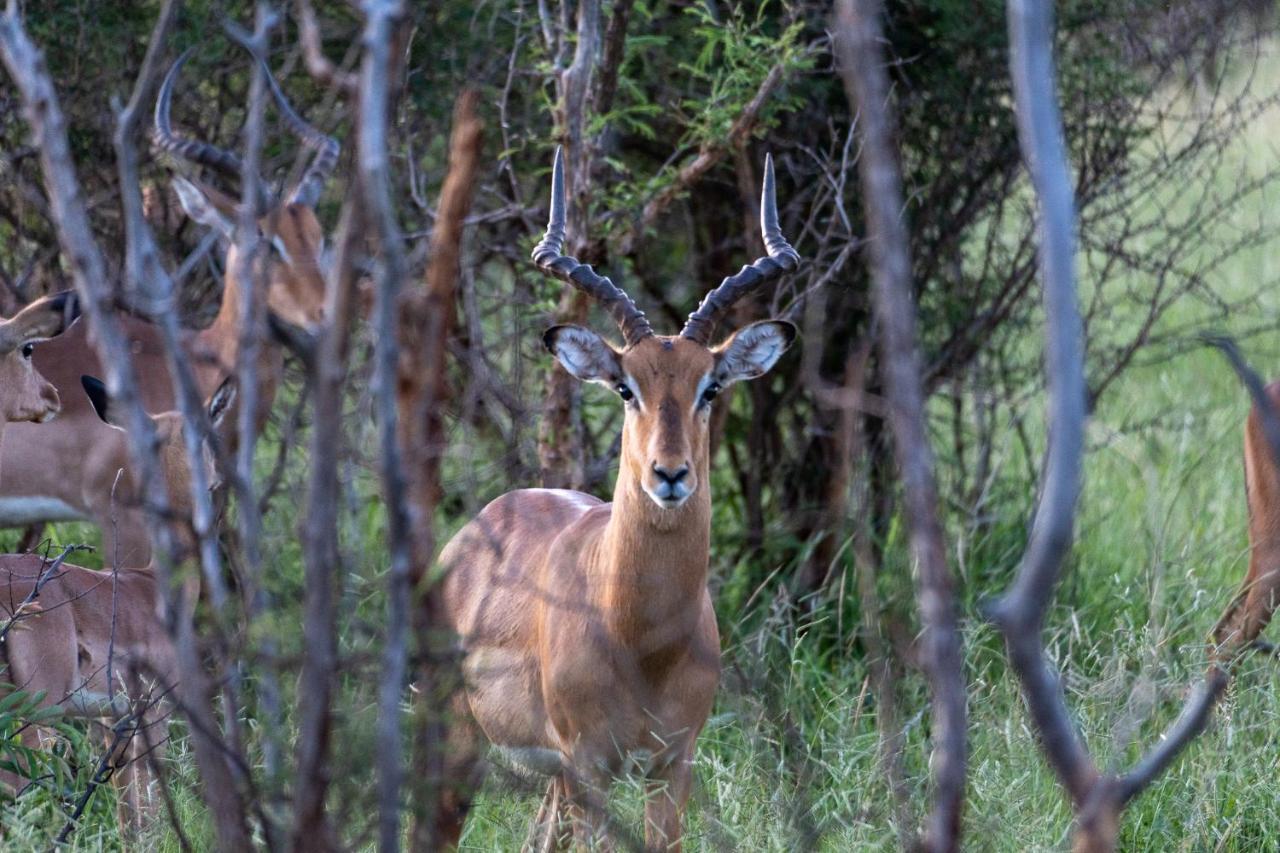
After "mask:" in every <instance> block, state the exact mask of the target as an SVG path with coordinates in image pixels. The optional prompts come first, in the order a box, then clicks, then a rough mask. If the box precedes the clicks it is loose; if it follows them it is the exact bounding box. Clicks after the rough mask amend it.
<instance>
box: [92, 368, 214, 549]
mask: <svg viewBox="0 0 1280 853" xmlns="http://www.w3.org/2000/svg"><path fill="white" fill-rule="evenodd" d="M80 384H81V385H82V386H83V387H84V392H85V394H87V395H88V396H89V401H90V402H91V403H92V404H93V409H94V411H96V412H97V413H98V417H100V418H101V419H102V420H103V422H105V423H106V424H108V425H109V426H112V427H114V428H115V429H117V430H119V431H120V432H122V433H123V432H124V431H125V430H126V429H127V424H126V420H125V418H124V413H123V412H122V411H121V407H120V406H119V404H118V403H116V402H115V401H114V400H113V399H112V398H111V395H110V394H109V393H108V392H107V387H106V385H105V384H104V383H103V382H102V380H100V379H97V378H96V377H93V376H81V377H80ZM235 401H236V383H235V377H234V376H229V377H227V379H226V380H224V381H223V383H222V384H221V385H219V386H218V388H217V390H216V391H214V392H213V394H212V395H211V396H210V397H209V399H208V400H207V401H206V402H205V413H206V414H207V415H208V417H209V423H210V424H211V425H212V426H213V431H214V433H215V434H221V433H222V430H223V428H224V427H225V426H226V425H228V424H230V423H231V422H232V420H231V413H232V412H233V411H234V408H235ZM151 423H152V426H153V427H154V428H155V436H156V457H157V459H159V461H160V473H161V475H162V476H163V477H164V479H165V491H166V493H167V494H168V497H169V506H170V508H171V509H172V510H173V512H174V515H175V517H176V518H179V519H184V520H185V519H188V518H190V517H191V466H190V464H189V461H188V457H187V447H186V442H185V439H184V436H183V432H182V430H183V426H184V424H185V421H184V419H183V417H182V413H181V412H178V411H169V412H162V413H160V414H158V415H152V416H151ZM200 464H201V465H202V466H203V468H204V474H205V482H207V483H208V484H209V489H210V491H213V490H214V489H217V488H218V487H219V486H220V485H221V484H220V482H219V476H218V470H217V465H216V464H215V456H214V452H213V448H212V447H210V446H209V444H208V442H205V445H204V447H203V448H202V449H201V454H200ZM189 544H190V541H188V545H189Z"/></svg>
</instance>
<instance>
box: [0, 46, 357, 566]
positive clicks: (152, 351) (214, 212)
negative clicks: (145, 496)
mask: <svg viewBox="0 0 1280 853" xmlns="http://www.w3.org/2000/svg"><path fill="white" fill-rule="evenodd" d="M185 59H186V55H184V56H183V57H181V58H180V59H178V61H177V62H175V63H174V66H173V68H172V69H171V70H170V71H169V73H168V76H167V77H166V78H165V80H164V83H163V85H162V86H161V89H160V94H159V96H158V97H157V99H156V108H155V122H154V127H153V129H152V140H153V144H154V146H155V148H156V149H158V150H160V151H163V152H167V153H168V154H169V155H171V156H173V157H176V158H180V159H182V160H186V161H189V162H191V163H193V164H196V165H199V166H206V167H209V168H210V169H213V170H215V171H217V172H220V173H222V174H224V175H227V176H229V177H231V178H233V179H239V177H240V160H239V158H238V157H236V155H235V154H233V153H231V152H229V151H224V150H222V149H219V148H217V147H215V146H213V145H210V144H208V143H206V142H201V141H198V140H194V139H185V138H182V137H180V136H178V135H176V134H175V133H174V132H173V130H172V128H171V126H170V120H169V103H170V100H171V98H172V95H173V87H174V83H175V81H176V79H177V76H178V72H179V71H180V69H181V67H182V64H183V62H184V61H185ZM268 80H269V83H270V87H271V91H272V93H273V95H274V96H275V99H276V102H277V103H278V105H279V107H280V111H281V113H282V114H283V116H284V117H285V120H286V122H287V123H288V124H289V126H290V127H291V128H292V129H293V131H294V132H295V133H296V134H297V135H298V136H299V137H300V138H301V140H302V143H303V145H304V146H306V147H307V148H309V149H311V150H313V151H314V152H315V156H314V159H313V161H312V163H311V165H310V166H309V168H308V169H307V170H306V172H305V174H304V175H303V177H302V179H301V180H300V181H299V183H298V185H297V187H296V188H295V189H294V190H293V191H292V192H291V193H290V194H289V195H288V196H287V197H286V199H285V200H284V201H283V202H280V203H274V202H272V201H271V200H270V199H268V200H267V203H266V206H265V207H264V209H263V210H262V215H261V217H260V218H259V223H260V228H261V229H262V231H263V233H264V234H267V235H270V236H271V240H270V246H271V257H270V260H269V262H268V267H267V270H266V272H265V276H264V279H263V280H264V282H265V286H266V300H267V307H268V310H269V311H270V312H271V313H272V314H273V315H274V316H275V317H277V318H279V319H281V320H284V321H285V322H287V323H289V324H291V325H294V326H303V327H306V326H309V325H311V324H313V323H314V322H315V321H316V320H317V319H318V318H319V315H320V313H321V310H322V305H323V301H324V281H323V276H322V267H323V250H324V233H323V231H322V230H321V228H320V223H319V221H318V220H317V219H316V214H315V210H314V205H315V203H316V201H317V200H318V199H319V197H320V194H321V192H322V190H323V188H324V184H325V182H326V180H327V179H328V176H329V175H330V173H331V172H332V171H333V167H334V165H335V163H336V162H337V158H338V143H337V142H336V141H334V140H333V139H331V138H329V137H327V136H324V135H323V134H321V133H319V132H318V131H317V130H315V129H314V128H312V127H311V126H310V125H308V124H307V123H306V122H305V121H303V120H302V119H301V118H300V117H299V116H298V115H297V113H296V112H295V111H294V110H293V108H292V107H291V106H290V105H289V103H288V101H287V99H286V98H285V96H284V94H283V93H282V92H281V91H280V89H279V86H278V85H277V84H276V82H275V80H274V78H272V77H271V76H270V75H269V74H268ZM174 187H175V189H176V190H177V194H178V198H179V201H180V202H181V204H182V207H183V209H184V210H185V211H186V212H187V214H188V215H189V216H190V217H191V218H192V219H194V220H195V221H196V222H198V223H200V224H202V225H204V226H207V227H211V228H214V229H216V230H217V231H219V232H220V233H221V234H222V235H223V236H224V237H226V238H228V239H230V237H231V234H232V232H233V230H234V223H235V221H236V216H237V213H236V202H235V201H234V200H232V199H231V198H230V197H229V196H226V195H224V194H222V193H220V192H218V191H217V190H215V189H213V188H212V187H209V186H206V185H204V184H201V183H198V182H196V181H190V180H187V179H186V178H183V177H176V178H175V179H174ZM224 268H225V270H226V274H225V279H224V281H225V284H224V290H223V297H222V305H221V309H220V311H219V312H218V316H217V318H216V319H215V320H214V321H213V323H212V325H210V326H209V327H208V328H207V329H204V330H203V331H200V332H196V333H193V334H191V335H190V336H189V337H188V338H187V339H186V341H185V342H184V348H185V354H186V356H187V358H188V360H189V361H190V363H191V364H192V366H193V368H194V369H195V372H196V378H197V382H198V384H199V387H200V391H201V393H202V394H204V395H206V396H207V395H209V394H210V393H212V392H213V390H214V389H215V388H217V387H218V386H219V384H220V383H221V382H222V381H223V380H224V379H225V378H226V377H227V375H228V374H229V373H230V372H231V371H233V370H234V369H235V367H236V360H237V357H238V354H239V348H240V331H239V330H240V315H241V310H242V305H243V301H244V299H245V286H244V283H243V282H241V281H240V280H239V278H238V274H239V270H240V264H239V262H238V261H237V257H236V249H235V247H234V245H233V246H232V247H231V248H229V249H228V251H227V253H226V257H225V261H224ZM125 326H126V331H127V333H128V334H129V335H130V338H131V340H132V342H133V363H134V369H135V370H136V371H137V375H138V386H139V388H140V389H141V391H142V395H143V403H144V405H145V406H146V407H147V410H148V411H150V412H162V411H166V410H169V409H172V408H174V406H175V404H174V398H173V391H172V388H173V383H172V381H171V380H170V377H169V371H168V367H167V366H166V363H165V358H164V349H163V348H162V346H161V343H160V335H159V332H158V330H157V329H156V328H155V327H154V326H152V325H151V324H148V323H144V322H141V321H139V320H133V319H128V320H125ZM91 333H92V330H90V329H87V328H85V324H83V323H82V324H80V326H79V327H78V328H76V329H73V330H72V331H71V332H70V333H69V334H67V335H64V336H63V337H62V338H60V339H59V340H57V341H54V342H51V343H50V344H49V345H48V346H47V347H42V348H41V349H40V350H39V351H38V353H37V356H36V364H37V367H38V368H39V369H40V370H41V372H43V373H44V374H45V375H46V376H47V377H48V378H49V381H50V382H52V383H53V385H54V387H55V388H57V389H58V391H59V393H60V394H61V395H62V398H63V400H64V401H66V404H67V408H66V411H65V412H63V415H62V417H60V418H59V419H58V420H57V421H55V422H54V423H53V424H51V425H49V426H48V427H45V428H41V429H36V428H35V427H33V426H31V425H29V424H23V425H15V427H14V428H13V429H12V430H10V433H9V436H8V440H7V441H6V442H5V444H4V447H3V448H2V449H0V468H3V469H4V472H5V475H4V477H3V478H2V479H0V526H21V525H29V524H38V523H41V522H47V521H69V520H88V521H92V522H93V523H95V524H97V525H98V526H99V527H101V528H102V535H103V553H104V554H105V555H106V559H107V560H108V561H109V562H115V563H117V564H118V565H121V566H143V565H146V564H147V562H148V560H149V555H150V542H149V539H148V536H147V517H146V514H145V513H144V512H143V511H142V510H141V509H140V508H139V507H138V506H137V503H138V502H137V499H136V489H135V485H134V483H133V480H132V477H131V476H128V473H129V470H130V469H129V465H128V463H127V461H126V459H125V456H124V454H123V453H122V451H121V449H122V448H123V446H124V445H123V442H122V441H119V440H118V439H117V440H112V434H111V431H110V428H109V427H107V426H105V425H104V424H103V423H102V422H101V421H100V420H99V419H98V418H97V417H96V416H95V415H94V413H93V410H92V408H91V407H90V406H89V404H88V401H87V400H85V398H84V394H83V392H82V391H81V390H80V377H81V375H83V374H90V375H98V374H100V373H101V372H102V370H101V365H100V363H99V362H98V357H97V355H96V353H95V352H94V350H93V347H92V346H91V345H90V344H89V340H88V336H89V335H90V334H91ZM263 343H264V345H263V346H262V348H261V354H262V356H261V361H260V363H259V371H258V376H259V390H258V401H259V404H260V405H259V409H258V416H259V423H260V424H261V423H262V422H263V421H264V420H265V418H266V415H267V413H268V412H269V410H270V407H271V403H272V401H273V399H274V395H275V390H276V386H277V384H278V382H279V378H280V372H281V368H282V364H283V355H282V352H281V350H280V348H279V347H278V346H276V345H274V344H273V343H272V342H268V341H264V342H263ZM122 468H123V469H124V470H125V472H126V476H124V477H122V478H121V481H120V482H119V483H117V480H116V474H117V472H118V471H120V470H121V469H122Z"/></svg>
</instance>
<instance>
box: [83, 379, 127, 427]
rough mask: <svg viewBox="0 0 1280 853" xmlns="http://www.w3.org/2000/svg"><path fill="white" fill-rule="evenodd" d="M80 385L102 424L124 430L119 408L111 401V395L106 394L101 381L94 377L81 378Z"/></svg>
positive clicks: (105, 387) (105, 388)
mask: <svg viewBox="0 0 1280 853" xmlns="http://www.w3.org/2000/svg"><path fill="white" fill-rule="evenodd" d="M80 384H81V386H83V387H84V393H85V394H88V395H89V402H90V403H92V404H93V410H94V411H95V412H97V413H98V417H100V418H102V422H103V423H105V424H108V425H110V426H113V427H115V428H116V429H124V428H125V427H124V419H123V418H122V417H120V407H119V406H117V405H115V403H114V402H113V401H112V400H111V395H110V394H108V393H107V386H106V385H104V384H103V382H102V380H101V379H99V378H97V377H96V376H81V377H80Z"/></svg>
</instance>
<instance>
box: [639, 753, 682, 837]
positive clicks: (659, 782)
mask: <svg viewBox="0 0 1280 853" xmlns="http://www.w3.org/2000/svg"><path fill="white" fill-rule="evenodd" d="M692 790H693V747H692V745H690V747H689V748H688V749H686V750H685V752H684V754H683V755H681V756H680V757H679V758H678V759H676V760H675V761H672V762H671V763H670V764H667V765H665V766H664V767H660V768H657V769H656V770H655V771H654V772H653V773H651V774H650V781H649V783H648V784H647V785H646V786H645V802H644V846H645V850H646V851H647V853H659V851H661V853H668V851H670V853H680V827H681V825H682V824H683V822H684V807H685V805H686V804H687V803H688V802H689V794H690V792H691V791H692Z"/></svg>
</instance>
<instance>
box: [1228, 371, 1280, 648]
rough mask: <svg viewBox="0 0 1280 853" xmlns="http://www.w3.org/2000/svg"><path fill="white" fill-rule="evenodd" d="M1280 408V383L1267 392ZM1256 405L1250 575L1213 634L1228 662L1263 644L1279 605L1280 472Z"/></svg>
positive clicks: (1250, 461) (1248, 489) (1248, 452)
mask: <svg viewBox="0 0 1280 853" xmlns="http://www.w3.org/2000/svg"><path fill="white" fill-rule="evenodd" d="M1266 394H1267V397H1268V399H1270V401H1271V405H1272V406H1273V407H1277V406H1280V382H1276V383H1272V384H1271V385H1268V386H1267V388H1266ZM1276 464H1277V460H1276V459H1275V457H1274V456H1273V455H1272V452H1271V448H1270V445H1269V444H1268V442H1267V436H1266V431H1265V428H1264V427H1263V422H1262V414H1261V413H1260V412H1259V411H1258V408H1257V406H1254V407H1253V408H1252V409H1251V410H1250V412H1249V418H1248V420H1247V421H1245V428H1244V479H1245V501H1246V502H1247V503H1248V506H1249V571H1248V573H1247V574H1246V575H1245V578H1244V582H1243V583H1242V584H1241V585H1240V589H1239V591H1238V592H1237V593H1236V595H1235V597H1234V598H1233V599H1232V600H1231V603H1230V604H1228V605H1227V609H1226V610H1225V611H1224V612H1223V614H1222V617H1221V618H1220V619H1219V620H1218V624H1217V626H1216V627H1214V629H1213V643H1214V646H1215V651H1214V656H1215V658H1217V659H1220V660H1225V659H1229V658H1230V657H1232V656H1233V655H1234V654H1235V653H1236V652H1238V651H1240V650H1241V649H1243V648H1244V647H1245V646H1248V645H1250V644H1251V643H1253V642H1254V641H1256V640H1257V639H1258V635H1259V634H1261V633H1262V631H1263V629H1265V628H1266V627H1267V623H1269V622H1270V621H1271V616H1272V614H1273V613H1274V612H1275V609H1276V605H1277V604H1280V468H1277V467H1276Z"/></svg>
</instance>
